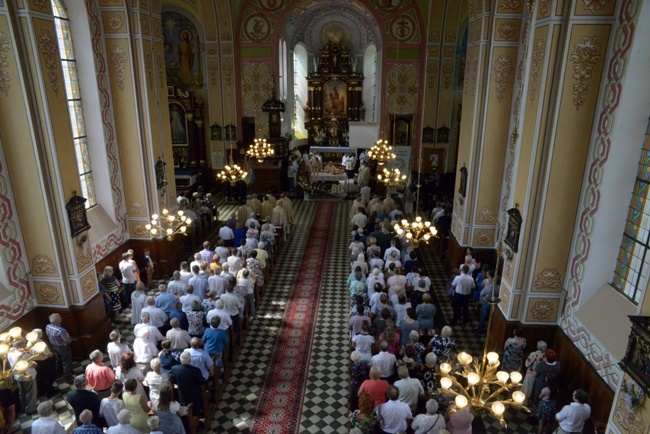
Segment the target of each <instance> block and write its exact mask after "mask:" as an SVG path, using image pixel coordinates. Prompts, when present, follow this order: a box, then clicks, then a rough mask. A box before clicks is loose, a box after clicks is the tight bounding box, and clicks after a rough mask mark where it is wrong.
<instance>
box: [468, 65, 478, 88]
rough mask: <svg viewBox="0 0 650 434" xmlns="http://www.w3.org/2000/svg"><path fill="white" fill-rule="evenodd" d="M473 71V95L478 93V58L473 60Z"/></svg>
mask: <svg viewBox="0 0 650 434" xmlns="http://www.w3.org/2000/svg"><path fill="white" fill-rule="evenodd" d="M470 71H471V74H472V75H471V80H470V82H471V91H472V93H474V92H476V81H477V79H478V57H474V58H473V59H472V67H471V69H470Z"/></svg>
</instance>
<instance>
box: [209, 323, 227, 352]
mask: <svg viewBox="0 0 650 434" xmlns="http://www.w3.org/2000/svg"><path fill="white" fill-rule="evenodd" d="M229 342H230V340H229V339H228V334H226V332H225V331H224V330H221V329H213V328H212V327H210V328H209V329H207V330H206V331H205V333H203V346H204V348H205V351H207V352H208V354H210V355H211V356H214V355H215V354H219V353H221V352H223V347H224V345H228V343H229Z"/></svg>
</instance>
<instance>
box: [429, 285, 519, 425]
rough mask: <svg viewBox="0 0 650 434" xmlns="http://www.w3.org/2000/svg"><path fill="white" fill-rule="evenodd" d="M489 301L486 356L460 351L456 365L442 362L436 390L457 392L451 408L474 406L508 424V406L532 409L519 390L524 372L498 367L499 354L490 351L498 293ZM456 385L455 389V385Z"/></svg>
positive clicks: (450, 392)
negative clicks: (508, 395) (454, 406)
mask: <svg viewBox="0 0 650 434" xmlns="http://www.w3.org/2000/svg"><path fill="white" fill-rule="evenodd" d="M487 301H488V302H489V303H490V317H489V320H488V326H487V336H486V338H485V347H484V349H483V359H482V360H481V361H480V363H479V360H478V358H476V359H474V358H473V357H472V356H471V355H470V354H467V353H466V352H461V353H460V354H458V356H457V359H458V365H457V366H455V367H452V366H451V364H450V363H442V364H441V365H440V372H441V374H442V375H443V377H442V378H441V379H440V389H438V390H437V392H439V393H443V394H450V395H455V396H456V398H455V402H456V408H454V410H452V411H457V410H462V409H463V408H465V407H472V408H474V409H475V410H476V411H478V412H483V413H486V412H487V413H490V414H491V415H492V416H494V417H495V418H496V419H497V420H498V421H499V422H501V425H503V427H504V428H505V427H506V426H507V424H506V421H505V419H504V418H503V413H504V412H505V410H506V407H507V406H512V407H517V408H521V409H523V410H524V411H526V412H529V413H530V410H529V409H528V408H527V407H525V406H524V405H523V404H524V401H525V400H526V395H525V394H524V392H522V391H520V390H516V389H518V388H519V387H520V383H521V374H520V373H519V372H517V371H513V372H511V373H510V374H508V373H507V372H506V371H499V370H498V367H499V364H500V362H499V355H498V354H497V353H495V352H488V351H487V347H488V337H489V336H490V332H491V329H492V316H493V315H494V306H495V305H496V304H498V303H499V302H500V301H501V300H500V299H499V298H498V297H492V298H491V299H488V300H487ZM452 374H453V375H455V376H456V377H461V378H462V379H463V383H466V384H467V386H464V385H463V384H461V382H459V381H458V380H456V378H454V376H453V375H452ZM454 386H455V389H452V387H454ZM511 391H512V392H511ZM504 393H509V394H511V397H509V398H506V397H505V396H503V394H504Z"/></svg>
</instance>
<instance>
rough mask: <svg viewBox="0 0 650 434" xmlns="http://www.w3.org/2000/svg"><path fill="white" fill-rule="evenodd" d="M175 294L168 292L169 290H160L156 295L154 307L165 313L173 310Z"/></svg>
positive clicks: (168, 313)
mask: <svg viewBox="0 0 650 434" xmlns="http://www.w3.org/2000/svg"><path fill="white" fill-rule="evenodd" d="M176 300H178V299H177V298H176V296H175V295H174V294H170V293H169V292H161V293H160V295H159V296H158V297H156V307H157V308H159V309H162V310H164V311H165V313H166V314H167V315H170V314H171V313H172V311H173V310H174V304H175V303H176Z"/></svg>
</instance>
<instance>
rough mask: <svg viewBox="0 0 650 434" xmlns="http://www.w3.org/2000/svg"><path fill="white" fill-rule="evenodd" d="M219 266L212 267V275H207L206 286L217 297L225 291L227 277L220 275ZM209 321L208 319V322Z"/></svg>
mask: <svg viewBox="0 0 650 434" xmlns="http://www.w3.org/2000/svg"><path fill="white" fill-rule="evenodd" d="M221 272H222V270H221V267H217V268H215V269H214V276H210V277H208V288H209V289H210V291H214V292H216V293H217V298H218V297H221V296H222V295H223V294H225V292H226V285H228V279H226V278H225V277H223V276H221ZM209 322H210V321H208V323H209Z"/></svg>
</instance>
